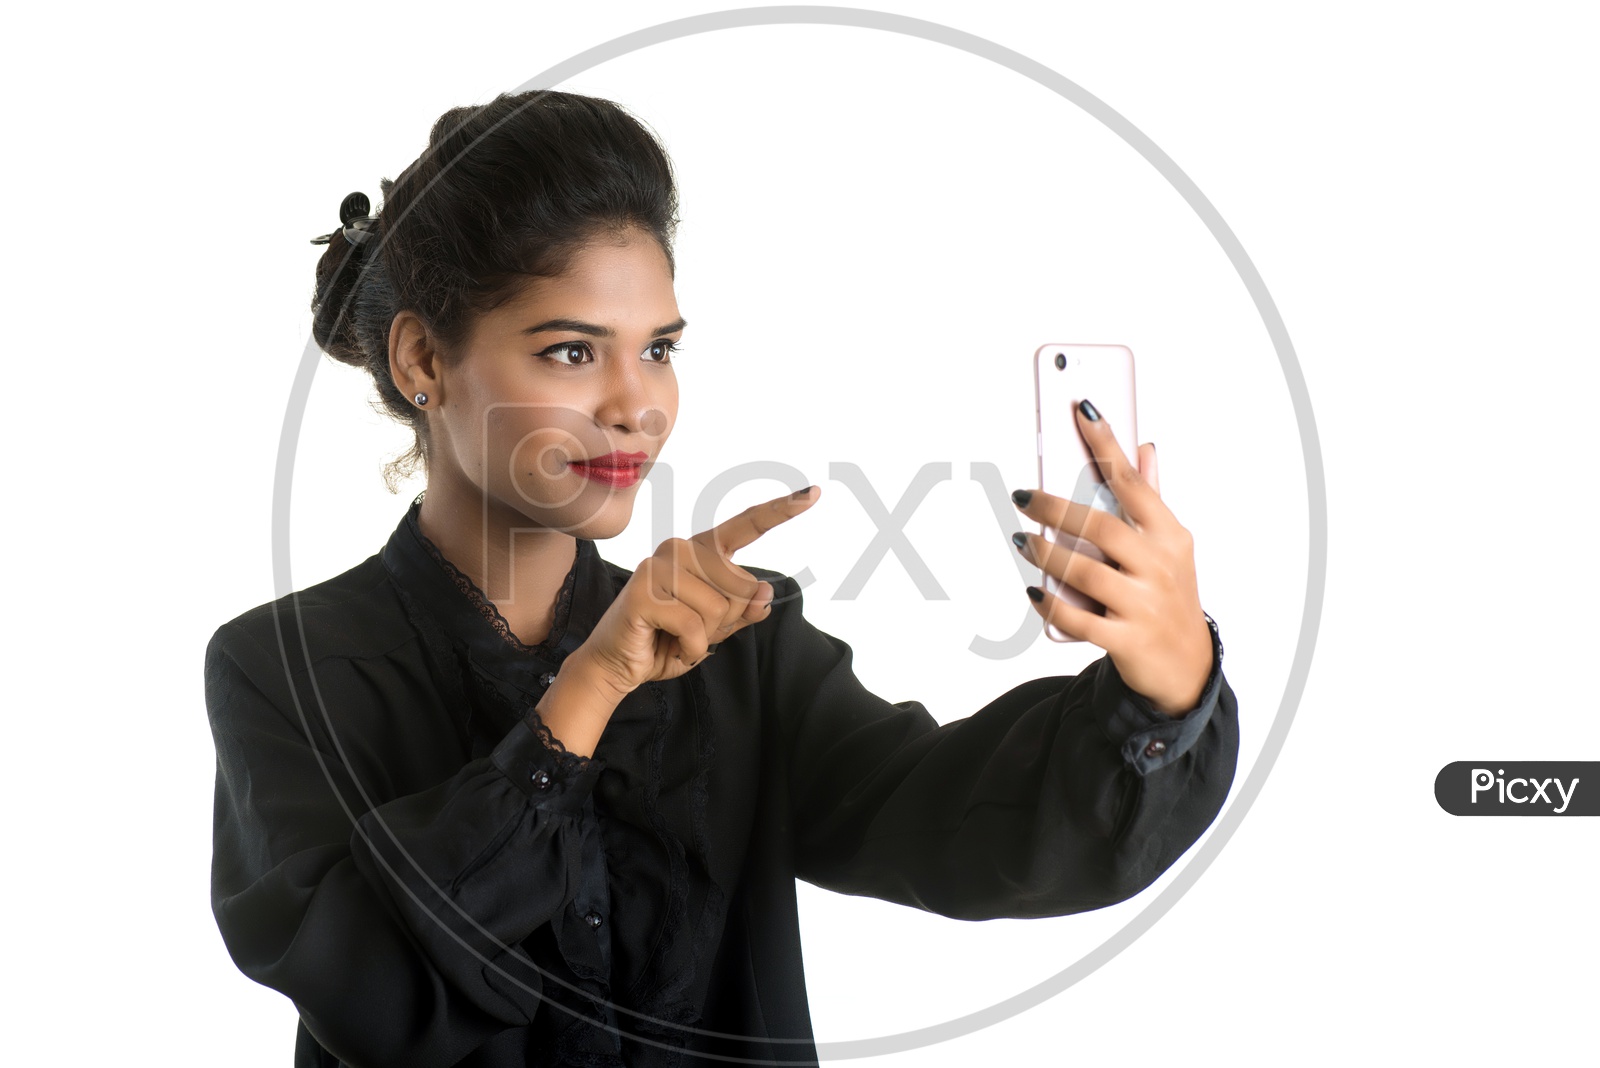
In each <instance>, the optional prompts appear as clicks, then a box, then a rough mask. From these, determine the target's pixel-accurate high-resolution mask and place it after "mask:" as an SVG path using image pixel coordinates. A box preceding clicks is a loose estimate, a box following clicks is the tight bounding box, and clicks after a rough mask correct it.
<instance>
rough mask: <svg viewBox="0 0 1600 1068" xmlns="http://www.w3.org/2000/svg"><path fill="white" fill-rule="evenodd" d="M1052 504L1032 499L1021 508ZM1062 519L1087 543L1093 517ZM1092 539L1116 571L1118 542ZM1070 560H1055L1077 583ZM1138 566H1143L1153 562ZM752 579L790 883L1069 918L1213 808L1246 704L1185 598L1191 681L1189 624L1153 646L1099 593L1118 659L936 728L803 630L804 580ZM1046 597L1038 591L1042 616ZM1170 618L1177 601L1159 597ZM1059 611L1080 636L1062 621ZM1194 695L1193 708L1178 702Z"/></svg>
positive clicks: (982, 913)
mask: <svg viewBox="0 0 1600 1068" xmlns="http://www.w3.org/2000/svg"><path fill="white" fill-rule="evenodd" d="M1092 429H1093V428H1091V430H1092ZM1085 437H1086V438H1089V437H1090V435H1089V433H1086V434H1085ZM1106 437H1107V438H1109V434H1107V435H1106ZM1090 441H1091V445H1093V444H1095V442H1094V439H1093V438H1090ZM1112 447H1113V448H1114V447H1115V442H1114V441H1113V442H1112ZM1149 470H1150V474H1151V475H1153V473H1154V472H1153V467H1151V468H1150V469H1149ZM1113 477H1115V476H1113ZM1121 477H1122V478H1123V479H1126V478H1127V476H1126V474H1124V475H1122V476H1121ZM1141 484H1142V485H1144V486H1145V488H1146V489H1148V490H1150V494H1151V496H1154V488H1153V487H1152V486H1149V485H1148V484H1145V483H1143V482H1142V481H1141ZM1119 499H1120V498H1119ZM1055 500H1058V499H1056V498H1049V497H1047V496H1045V495H1042V494H1041V495H1036V496H1035V498H1034V500H1033V501H1030V502H1029V511H1030V512H1032V511H1033V510H1034V509H1035V507H1038V506H1040V505H1047V506H1049V507H1054V505H1051V504H1050V503H1049V502H1052V501H1055ZM1156 501H1157V503H1159V498H1156ZM1067 503H1070V502H1067ZM1125 507H1126V503H1125ZM1069 511H1070V510H1069ZM1129 512H1130V514H1131V515H1134V516H1139V515H1143V516H1144V517H1146V520H1147V521H1146V522H1144V523H1142V524H1141V527H1140V528H1136V529H1135V530H1134V531H1133V532H1134V533H1135V534H1143V533H1144V532H1145V531H1149V530H1151V529H1152V528H1153V527H1155V526H1156V523H1154V522H1150V521H1148V517H1149V516H1150V515H1151V514H1152V513H1151V510H1150V508H1149V503H1148V500H1146V501H1145V503H1144V506H1143V508H1142V509H1141V508H1139V507H1138V506H1136V507H1135V508H1133V509H1129ZM1038 514H1039V515H1040V516H1041V517H1042V516H1043V515H1044V514H1046V513H1044V512H1042V511H1041V512H1039V513H1038ZM1049 514H1052V515H1053V514H1056V513H1049ZM1100 514H1104V513H1100ZM1168 515H1170V513H1168ZM1067 522H1072V523H1078V525H1079V526H1080V532H1082V533H1084V535H1085V536H1086V537H1087V536H1089V530H1088V524H1083V523H1082V522H1081V520H1079V519H1076V518H1069V519H1068V520H1067ZM1058 525H1059V524H1058ZM1173 525H1176V521H1175V520H1174V521H1173ZM1064 529H1065V528H1064ZM1091 540H1093V539H1092V538H1091ZM1102 548H1103V549H1104V550H1105V552H1106V555H1107V556H1108V557H1112V558H1113V559H1117V560H1118V562H1119V563H1121V562H1123V559H1124V558H1123V557H1119V556H1117V555H1116V553H1115V552H1114V551H1113V549H1112V547H1111V546H1109V545H1102ZM1123 551H1124V552H1126V551H1127V550H1126V548H1125V545H1124V547H1123ZM1186 551H1187V550H1180V552H1179V553H1178V555H1181V554H1182V552H1186ZM1135 555H1137V553H1136V554H1135ZM1077 559H1086V558H1077ZM1190 561H1191V562H1190V564H1189V579H1188V583H1187V587H1188V588H1192V585H1193V577H1192V576H1193V565H1192V556H1191V557H1190ZM1054 562H1055V563H1056V564H1057V565H1058V566H1059V565H1060V564H1061V561H1060V560H1059V558H1058V559H1057V560H1056V561H1054ZM1146 563H1147V564H1148V560H1147V562H1146ZM1101 566H1104V565H1101ZM1076 567H1077V565H1076V564H1074V563H1071V562H1068V564H1067V566H1066V567H1065V571H1066V576H1065V578H1066V581H1068V582H1069V583H1070V584H1072V585H1075V586H1077V585H1078V583H1077V582H1074V581H1073V580H1074V578H1076V577H1077V576H1078V574H1079V573H1078V572H1077V571H1076V570H1075V569H1076ZM1107 570H1111V569H1109V568H1107ZM1133 571H1134V573H1135V574H1138V575H1140V576H1141V577H1142V576H1144V575H1148V574H1150V569H1149V568H1148V566H1147V567H1146V568H1145V570H1143V571H1139V570H1138V569H1133ZM1176 571H1177V576H1176V578H1175V579H1174V580H1173V581H1171V582H1170V583H1167V582H1165V580H1153V582H1152V584H1153V586H1154V588H1156V589H1158V590H1167V591H1172V590H1176V591H1179V592H1182V591H1183V590H1184V589H1185V588H1186V584H1185V582H1184V580H1183V578H1182V569H1181V567H1180V568H1177V569H1176ZM1052 573H1056V572H1052ZM1112 573H1113V574H1116V572H1115V571H1113V572H1112ZM1170 573H1171V572H1169V574H1170ZM762 577H764V578H768V579H769V580H770V581H772V582H773V584H774V587H775V589H776V590H777V596H776V597H775V600H774V611H773V618H772V619H771V620H769V621H768V622H767V623H766V625H765V626H766V628H770V629H768V630H767V631H766V633H765V634H764V635H763V637H764V638H765V639H766V641H764V642H763V645H764V648H765V650H766V653H767V656H768V657H769V660H768V662H767V664H766V665H765V670H764V671H763V681H764V683H766V686H765V687H764V689H765V691H766V693H765V701H766V703H767V707H768V711H769V714H772V715H774V716H775V717H776V719H777V720H778V726H779V728H780V729H781V731H782V735H781V737H782V739H783V744H784V746H785V749H784V754H785V762H784V773H785V775H786V776H787V780H788V782H787V788H788V793H789V797H790V810H791V816H792V822H791V830H792V833H793V836H794V850H795V858H796V872H797V874H798V875H799V876H800V877H801V878H804V879H806V880H807V881H809V882H812V883H815V884H817V885H819V886H823V887H826V888H828V889H832V890H836V891H838V892H841V893H848V894H864V895H869V896H873V897H879V898H884V899H886V900H890V901H897V902H900V903H903V904H907V905H912V906H915V907H918V908H923V909H927V910H929V911H932V912H937V913H940V914H943V915H946V916H952V917H957V918H961V919H991V918H996V917H1031V916H1053V915H1064V914H1066V913H1071V912H1081V911H1085V910H1088V909H1094V908H1100V907H1103V906H1105V905H1109V904H1113V903H1115V902H1117V901H1121V900H1124V899H1126V898H1128V897H1131V896H1132V895H1134V894H1136V893H1138V892H1139V891H1140V890H1142V889H1144V888H1145V887H1146V886H1148V885H1149V884H1150V883H1151V882H1153V881H1154V880H1155V879H1156V877H1157V876H1159V875H1160V874H1161V873H1162V872H1163V871H1165V870H1166V869H1167V868H1168V867H1170V866H1171V865H1172V863H1173V862H1174V861H1176V860H1177V859H1178V857H1180V856H1181V855H1182V854H1183V853H1184V851H1186V850H1187V849H1188V848H1189V847H1190V846H1191V845H1193V844H1194V842H1195V841H1196V839H1198V838H1199V836H1200V834H1201V833H1203V832H1204V830H1205V829H1206V827H1207V826H1209V825H1210V824H1211V822H1212V820H1213V819H1215V818H1216V815H1217V813H1218V812H1219V811H1220V810H1221V807H1222V804H1223V801H1224V800H1225V799H1226V797H1227V793H1228V790H1229V787H1230V786H1231V784H1232V782H1233V775H1234V770H1235V766H1236V763H1237V757H1238V721H1237V714H1238V706H1237V702H1236V700H1235V698H1234V695H1233V691H1232V689H1231V688H1230V687H1229V686H1228V683H1227V680H1226V678H1224V677H1223V675H1222V671H1221V660H1222V644H1221V639H1220V636H1219V634H1218V632H1217V630H1216V626H1215V624H1214V622H1212V620H1211V619H1210V617H1209V616H1207V615H1206V614H1205V613H1204V612H1202V611H1200V610H1199V606H1198V599H1197V598H1196V600H1195V603H1194V609H1195V612H1196V620H1197V622H1198V625H1199V630H1200V636H1201V639H1202V640H1203V641H1204V646H1203V652H1204V661H1203V662H1202V663H1201V664H1200V665H1199V668H1198V670H1199V675H1198V677H1195V678H1190V677H1189V672H1191V671H1192V670H1194V669H1195V668H1194V665H1193V664H1192V663H1191V661H1192V660H1193V659H1194V656H1193V652H1192V650H1189V649H1188V648H1186V643H1187V639H1188V638H1189V637H1190V635H1189V634H1187V633H1185V634H1183V635H1182V637H1183V639H1184V640H1183V641H1177V642H1176V643H1174V642H1171V641H1167V640H1165V639H1163V638H1162V637H1160V632H1161V629H1162V628H1167V627H1168V621H1165V620H1162V619H1160V618H1157V617H1158V616H1159V613H1152V612H1150V611H1148V610H1147V609H1146V608H1145V607H1144V606H1142V605H1141V604H1139V603H1137V602H1136V601H1135V600H1130V599H1128V598H1127V597H1120V598H1119V596H1118V595H1117V593H1116V592H1115V591H1111V592H1108V594H1107V596H1108V598H1109V600H1106V601H1104V602H1103V603H1107V605H1108V617H1106V618H1102V617H1099V616H1093V615H1092V614H1090V613H1084V615H1086V616H1089V617H1090V618H1091V619H1094V620H1096V621H1098V623H1099V624H1106V623H1113V624H1115V625H1116V626H1118V627H1120V628H1125V630H1123V631H1122V632H1121V633H1117V634H1113V633H1112V632H1111V631H1109V630H1105V629H1095V634H1096V635H1099V636H1101V637H1106V638H1107V639H1108V640H1110V641H1112V642H1113V644H1115V645H1117V647H1118V653H1120V659H1119V656H1118V655H1116V654H1114V655H1108V656H1105V657H1102V658H1100V659H1099V660H1096V661H1094V662H1093V663H1091V664H1090V665H1089V666H1088V667H1087V668H1086V669H1085V670H1084V671H1083V673H1082V674H1080V675H1077V676H1052V677H1047V678H1041V679H1035V680H1032V681H1030V682H1026V683H1023V684H1021V685H1019V686H1016V687H1014V688H1012V689H1011V690H1009V691H1008V692H1006V693H1005V694H1002V695H1001V696H1000V697H998V698H996V699H995V700H993V701H991V702H990V703H989V704H987V705H986V706H984V707H983V708H982V709H980V710H979V711H977V712H976V713H974V714H973V715H971V716H969V717H967V718H965V719H960V720H956V721H954V722H951V723H947V724H944V725H943V726H940V725H938V724H937V723H936V722H935V720H934V719H933V717H932V716H931V715H929V714H928V711H927V709H926V708H925V707H924V706H923V705H922V704H921V703H919V702H916V701H904V702H899V703H895V704H891V703H890V702H888V701H886V700H884V699H883V698H881V697H878V696H877V695H875V694H872V693H871V692H869V691H868V690H867V689H866V688H865V687H864V686H862V684H861V682H860V680H859V679H857V678H856V676H855V674H854V672H853V671H852V670H851V666H850V663H851V649H850V646H849V645H848V644H846V643H845V642H843V641H841V640H840V639H838V638H835V637H833V636H832V635H829V634H826V633H824V632H822V631H820V630H818V629H817V628H815V627H814V626H812V625H811V624H810V623H809V622H808V621H806V619H805V617H804V615H803V613H802V611H801V598H800V593H799V587H798V584H796V583H795V582H794V580H793V579H792V578H787V577H782V576H774V575H769V574H763V575H762ZM1132 577H1133V576H1132V575H1130V581H1131V580H1132ZM1080 588H1082V587H1080ZM1099 588H1100V589H1101V591H1102V592H1107V591H1106V589H1105V588H1104V587H1103V586H1101V587H1099ZM1085 592H1087V593H1089V595H1090V596H1095V597H1097V599H1099V597H1098V595H1097V594H1096V593H1095V591H1094V590H1091V589H1085ZM1112 601H1117V602H1118V603H1117V605H1116V616H1115V617H1112V616H1111V611H1110V610H1111V602H1112ZM1052 603H1053V599H1051V598H1048V595H1047V599H1046V600H1045V601H1044V602H1042V604H1041V606H1040V607H1041V611H1043V610H1045V609H1048V608H1049V607H1050V606H1051V604H1052ZM1060 607H1061V608H1069V607H1070V606H1066V605H1061V606H1060ZM1167 610H1168V611H1171V612H1174V613H1176V612H1177V609H1176V608H1175V607H1173V606H1172V605H1171V604H1170V603H1169V605H1168V609H1167ZM1051 618H1053V619H1055V620H1056V622H1057V623H1058V625H1062V626H1064V627H1065V629H1067V630H1068V631H1069V633H1074V634H1082V631H1080V630H1079V629H1078V628H1079V627H1081V626H1082V620H1081V618H1079V617H1077V616H1075V615H1074V614H1073V613H1072V612H1070V611H1068V612H1064V613H1061V614H1059V615H1053V616H1052V617H1051ZM1141 620H1144V621H1147V622H1146V623H1145V633H1146V636H1145V637H1144V638H1142V639H1141V638H1140V637H1138V635H1139V634H1140V633H1141V630H1140V621H1141ZM1152 625H1153V626H1154V627H1155V628H1156V636H1155V637H1150V636H1149V633H1148V629H1149V627H1150V626H1152ZM1179 629H1181V628H1173V629H1170V630H1169V631H1168V633H1170V634H1177V633H1178V630H1179ZM1083 636H1085V637H1088V636H1089V635H1083ZM1097 644H1098V642H1097ZM1173 644H1176V645H1177V649H1176V650H1174V649H1173V648H1172V647H1171V646H1172V645H1173ZM1129 675H1132V676H1133V677H1135V678H1138V679H1140V680H1141V685H1135V684H1134V683H1133V682H1132V681H1131V679H1129ZM1150 679H1155V681H1156V684H1155V685H1151V684H1150V683H1149V682H1148V680H1150ZM1141 687H1148V688H1146V689H1142V688H1141ZM1151 691H1154V692H1153V693H1152V692H1151ZM1186 698H1187V699H1189V700H1191V701H1192V702H1193V703H1192V704H1190V705H1188V706H1180V705H1178V704H1177V702H1178V701H1181V700H1184V699H1186Z"/></svg>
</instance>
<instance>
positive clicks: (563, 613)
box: [417, 530, 583, 662]
mask: <svg viewBox="0 0 1600 1068" xmlns="http://www.w3.org/2000/svg"><path fill="white" fill-rule="evenodd" d="M417 537H418V538H419V539H421V541H422V544H423V547H424V548H426V549H427V550H428V555H430V556H432V557H433V558H434V560H435V561H437V562H438V564H439V566H440V567H442V568H444V572H445V574H446V575H449V576H450V581H451V582H453V583H455V587H456V589H458V590H460V591H461V593H462V595H463V596H464V597H466V598H467V600H469V601H471V602H472V606H473V607H474V608H476V609H477V610H478V614H479V615H481V616H482V617H483V619H484V622H486V623H488V624H489V626H491V627H493V628H494V630H495V633H497V634H499V635H500V637H501V638H502V639H504V640H505V642H506V644H507V645H509V646H511V647H512V648H513V649H515V650H516V651H517V652H519V653H530V654H534V655H537V656H541V657H543V658H544V659H546V660H553V661H557V662H559V661H560V659H561V656H560V649H559V646H560V644H561V639H562V637H564V636H565V634H566V631H567V621H568V617H569V616H570V615H571V614H572V592H573V590H574V589H575V588H576V587H577V583H578V557H581V556H582V555H583V549H582V548H581V547H580V548H579V549H578V557H574V558H573V561H572V570H570V571H568V572H567V578H566V581H565V582H563V583H562V584H561V592H560V593H558V594H557V595H556V611H555V619H554V621H553V622H552V624H551V627H550V634H549V636H548V637H546V638H545V640H544V641H542V642H540V643H539V644H538V645H528V644H527V643H525V642H524V641H523V640H522V639H521V638H519V637H517V635H516V633H515V632H514V631H512V629H511V624H510V623H507V622H506V617H505V616H503V615H501V614H500V609H499V608H497V607H495V603H494V602H493V601H491V600H489V598H488V597H487V596H485V594H484V592H483V590H482V589H480V588H479V587H478V584H477V583H476V582H474V581H472V577H471V576H470V575H468V574H467V573H466V572H464V571H462V570H461V569H460V568H458V567H456V565H454V564H452V563H451V562H450V561H449V560H447V559H446V558H445V555H444V553H442V552H440V551H439V547H438V546H437V545H435V544H434V543H433V542H432V541H430V540H429V539H428V536H427V535H426V534H424V533H422V531H421V530H418V531H417Z"/></svg>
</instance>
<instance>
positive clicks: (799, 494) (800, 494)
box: [789, 486, 816, 501]
mask: <svg viewBox="0 0 1600 1068" xmlns="http://www.w3.org/2000/svg"><path fill="white" fill-rule="evenodd" d="M814 489H816V487H815V486H807V487H806V488H805V489H803V490H795V491H794V492H793V493H791V494H789V499H790V500H794V501H798V500H800V499H802V498H804V497H809V496H811V491H812V490H814Z"/></svg>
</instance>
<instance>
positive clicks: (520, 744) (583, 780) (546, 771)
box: [490, 708, 605, 816]
mask: <svg viewBox="0 0 1600 1068" xmlns="http://www.w3.org/2000/svg"><path fill="white" fill-rule="evenodd" d="M490 759H491V760H493V762H494V765H495V767H497V768H499V769H500V770H501V771H502V772H504V773H505V775H506V777H507V778H509V779H510V780H511V781H512V782H513V783H515V784H516V785H517V788H518V789H519V790H521V791H522V792H523V793H524V794H526V795H528V797H530V798H531V799H533V800H534V801H536V802H539V804H540V807H541V808H544V809H548V810H551V811H554V812H562V813H566V814H567V815H572V816H576V815H578V814H579V813H580V812H581V811H582V809H583V802H584V800H585V798H587V797H588V796H589V794H590V793H591V792H592V791H593V790H594V785H595V781H596V780H597V779H598V778H599V777H600V772H601V770H602V769H603V768H604V767H605V762H604V761H602V760H598V759H595V758H592V757H586V756H581V755H579V754H577V753H569V752H567V749H566V747H565V746H563V745H562V744H561V741H560V739H558V738H556V737H555V736H554V735H552V734H551V733H550V728H548V727H546V726H545V725H544V721H543V720H541V719H540V718H539V713H538V712H537V711H536V710H534V709H531V708H530V709H529V710H528V711H527V713H526V715H524V716H523V718H522V719H520V720H518V721H517V725H516V726H515V727H512V728H511V730H509V731H507V732H506V736H505V737H504V738H503V739H501V741H500V744H499V745H497V746H495V748H494V752H493V753H492V754H491V757H490Z"/></svg>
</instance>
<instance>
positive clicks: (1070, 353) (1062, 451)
mask: <svg viewBox="0 0 1600 1068" xmlns="http://www.w3.org/2000/svg"><path fill="white" fill-rule="evenodd" d="M1033 385H1034V398H1035V408H1034V411H1035V414H1036V415H1037V417H1038V426H1039V488H1040V489H1042V490H1044V492H1046V493H1049V494H1051V495H1053V496H1056V497H1067V498H1070V499H1071V500H1074V501H1077V502H1078V503H1079V504H1087V505H1088V506H1089V507H1091V508H1098V509H1099V510H1101V511H1103V512H1110V513H1111V514H1112V515H1115V516H1117V517H1118V518H1119V519H1120V518H1124V516H1123V513H1122V507H1121V506H1120V505H1119V504H1118V503H1117V499H1116V497H1115V496H1114V495H1113V494H1112V493H1111V490H1110V488H1109V487H1107V486H1106V484H1105V479H1104V478H1102V477H1101V475H1100V467H1099V465H1098V464H1097V463H1096V462H1095V460H1094V457H1093V456H1092V455H1091V454H1090V452H1089V446H1088V445H1087V444H1086V443H1085V442H1084V440H1083V435H1082V434H1081V433H1079V431H1078V424H1077V416H1076V415H1075V414H1074V409H1076V408H1077V406H1078V402H1079V401H1080V400H1082V399H1084V398H1085V397H1087V398H1088V399H1089V403H1090V404H1093V405H1094V406H1095V409H1096V410H1097V411H1099V413H1100V418H1102V419H1104V420H1105V421H1106V422H1107V424H1109V425H1110V427H1111V430H1112V433H1113V434H1115V435H1116V439H1117V444H1119V445H1121V446H1122V452H1123V455H1125V456H1127V458H1128V461H1129V462H1130V463H1134V464H1137V463H1138V462H1139V451H1138V450H1139V427H1138V422H1137V419H1136V411H1135V404H1134V392H1133V352H1132V350H1130V349H1129V348H1128V347H1127V346H1126V345H1041V346H1039V349H1038V351H1036V352H1035V353H1034V354H1033ZM1039 533H1040V534H1042V535H1043V536H1044V537H1045V538H1047V539H1049V540H1050V541H1051V542H1055V541H1056V531H1055V530H1054V528H1046V527H1045V525H1044V524H1042V523H1041V524H1040V526H1039ZM1061 537H1062V539H1063V541H1062V543H1063V544H1065V545H1066V546H1067V547H1068V548H1070V549H1072V550H1074V551H1075V552H1081V553H1083V554H1084V555H1085V556H1090V557H1093V558H1094V559H1096V560H1099V561H1101V562H1102V563H1109V562H1110V561H1108V560H1107V559H1106V556H1105V554H1104V553H1102V552H1101V551H1100V550H1099V548H1098V547H1096V546H1095V545H1093V544H1092V543H1090V542H1089V541H1087V540H1084V539H1080V538H1078V537H1076V536H1074V535H1072V534H1062V535H1061ZM1112 566H1115V565H1114V564H1113V565H1112ZM1042 588H1043V589H1044V590H1046V591H1047V592H1049V593H1052V594H1054V595H1055V596H1057V597H1060V598H1061V599H1062V600H1063V601H1066V602H1067V603H1068V604H1072V605H1077V606H1078V607H1079V608H1086V609H1088V610H1089V611H1091V612H1095V613H1097V614H1099V615H1104V614H1105V606H1104V605H1102V604H1101V603H1100V602H1098V601H1096V600H1094V599H1092V598H1090V597H1089V596H1087V595H1086V594H1083V593H1081V592H1079V591H1078V590H1075V589H1073V588H1072V587H1071V586H1068V585H1067V584H1065V583H1063V582H1061V581H1060V580H1058V579H1056V578H1055V577H1053V576H1051V575H1045V576H1044V585H1043V587H1042ZM1044 632H1045V634H1046V636H1048V637H1049V638H1050V639H1051V640H1052V641H1058V642H1070V641H1077V640H1078V639H1076V638H1072V637H1069V636H1068V635H1067V634H1066V633H1065V632H1063V631H1062V630H1060V629H1059V628H1057V627H1056V626H1054V625H1053V624H1051V623H1050V622H1049V621H1046V622H1045V627H1044Z"/></svg>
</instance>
